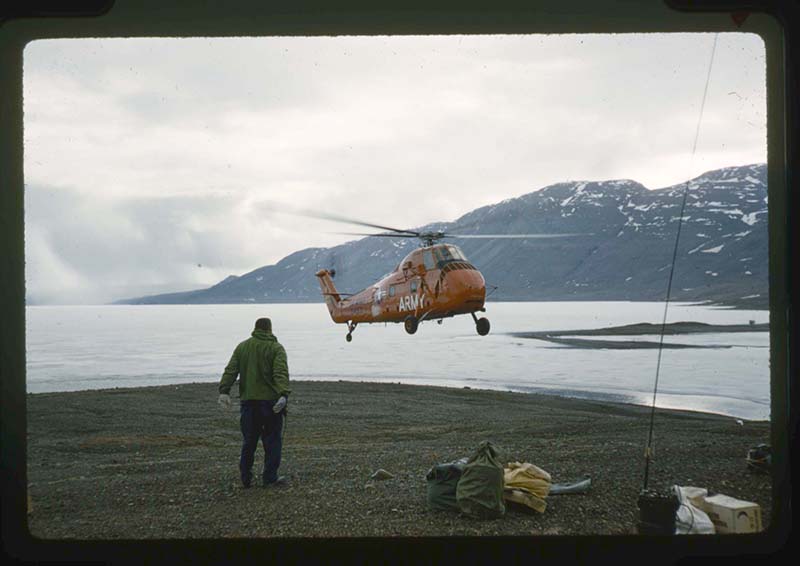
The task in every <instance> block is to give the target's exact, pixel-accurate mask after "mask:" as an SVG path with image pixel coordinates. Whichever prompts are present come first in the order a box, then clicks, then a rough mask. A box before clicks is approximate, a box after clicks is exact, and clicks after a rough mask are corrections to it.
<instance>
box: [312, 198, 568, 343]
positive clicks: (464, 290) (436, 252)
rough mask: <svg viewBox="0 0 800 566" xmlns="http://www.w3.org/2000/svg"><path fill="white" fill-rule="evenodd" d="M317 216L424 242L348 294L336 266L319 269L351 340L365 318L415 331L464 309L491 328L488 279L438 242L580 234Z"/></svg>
mask: <svg viewBox="0 0 800 566" xmlns="http://www.w3.org/2000/svg"><path fill="white" fill-rule="evenodd" d="M306 214H308V213H306ZM313 216H315V217H318V218H324V219H328V220H335V221H338V222H347V223H351V224H359V225H362V226H369V227H372V228H378V229H381V230H387V231H388V232H389V233H386V232H384V233H379V234H359V233H352V232H345V233H346V234H350V235H359V236H378V237H391V238H418V239H420V240H421V241H422V247H420V248H418V249H416V250H414V251H412V252H411V253H409V254H408V255H407V256H406V257H405V258H404V259H403V261H401V262H400V264H399V265H398V266H397V267H396V268H395V269H394V271H392V272H391V273H389V274H388V275H386V276H385V277H383V278H382V279H381V280H380V281H378V282H376V283H374V284H372V285H371V286H369V287H367V288H365V289H363V290H361V291H359V292H358V293H354V294H352V295H349V296H347V297H346V298H345V296H344V295H345V294H344V293H340V292H339V291H337V289H336V286H335V285H334V283H333V277H334V276H335V274H336V272H335V270H333V269H331V270H328V269H320V270H319V271H317V273H316V276H317V277H318V278H319V285H320V288H321V289H322V295H323V296H324V297H325V303H326V304H327V306H328V311H329V312H330V315H331V318H332V319H333V322H335V323H344V324H347V335H346V336H345V338H346V339H347V341H348V342H350V341H351V340H352V339H353V331H354V330H355V329H356V326H357V325H358V324H360V323H365V322H366V323H373V322H402V323H403V326H404V327H405V330H406V332H408V333H409V334H414V333H415V332H416V331H417V328H418V327H419V324H420V323H421V322H423V321H428V320H435V321H437V322H438V323H439V324H441V323H442V319H444V318H448V317H452V316H455V315H459V314H469V315H471V316H472V319H473V320H474V321H475V330H476V331H477V332H478V334H479V335H481V336H486V335H487V334H488V333H489V329H490V324H489V320H488V319H487V318H485V317H481V318H478V317H477V316H476V313H478V312H485V311H486V308H485V307H484V303H485V301H486V281H485V280H484V278H483V275H482V274H481V272H480V271H478V269H477V268H476V267H475V266H474V265H472V264H471V263H470V262H469V261H468V260H467V258H466V256H465V255H464V253H463V252H462V251H461V250H460V249H459V248H458V246H455V245H452V244H444V243H438V242H439V240H442V239H444V238H552V237H562V236H572V235H575V234H448V233H445V232H441V231H437V232H417V231H414V230H401V229H397V228H390V227H387V226H380V225H377V224H370V223H367V222H361V221H359V220H352V219H348V218H344V217H341V216H332V215H330V214H313Z"/></svg>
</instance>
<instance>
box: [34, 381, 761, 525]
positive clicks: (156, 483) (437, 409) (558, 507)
mask: <svg viewBox="0 0 800 566" xmlns="http://www.w3.org/2000/svg"><path fill="white" fill-rule="evenodd" d="M292 388H293V396H292V399H291V401H290V405H289V411H290V412H289V418H288V423H287V428H286V431H285V441H284V442H285V443H284V452H283V463H282V466H281V474H282V475H285V476H287V477H288V479H289V484H288V486H287V487H284V488H280V489H268V490H265V489H261V488H259V487H253V488H251V489H248V490H245V489H243V488H241V487H240V485H239V480H238V457H239V450H240V444H241V434H240V432H239V429H238V406H237V404H236V403H234V406H233V407H232V408H231V409H230V410H228V411H225V410H222V409H220V408H218V406H217V404H216V399H217V391H216V384H213V383H204V384H189V385H180V386H160V387H148V388H138V389H112V390H102V391H83V392H75V393H47V394H31V395H29V396H28V481H29V495H30V499H29V501H30V505H31V509H30V510H29V514H28V521H29V529H30V532H31V534H32V535H33V536H35V537H38V538H42V539H83V540H86V539H89V540H93V539H112V540H114V539H173V538H178V539H186V538H189V539H194V538H226V537H232V538H260V537H394V536H404V537H405V536H414V537H417V536H424V537H430V536H450V535H462V536H463V535H466V536H474V535H531V534H534V535H564V534H566V535H604V534H634V533H636V522H637V520H638V510H637V507H636V499H637V496H638V494H639V491H640V489H641V487H642V478H643V472H644V458H643V451H644V446H645V443H646V439H647V429H648V418H649V409H646V408H643V407H636V406H632V405H623V404H610V403H601V402H589V401H582V400H575V399H565V398H559V397H554V396H544V395H532V394H522V393H506V392H497V391H481V390H468V389H448V388H440V387H420V386H409V385H399V384H376V383H350V382H302V381H295V382H293V383H292ZM235 392H236V389H235V388H234V390H233V393H234V396H235ZM655 423H656V424H655V458H654V461H653V462H652V463H651V467H650V486H651V487H654V488H658V489H664V488H667V487H669V486H671V485H673V484H678V485H694V486H700V487H705V488H707V489H709V491H711V492H718V493H724V494H726V495H730V496H732V497H736V498H739V499H745V500H748V501H754V502H756V503H758V504H759V505H761V507H762V513H763V518H764V527H765V528H766V527H768V526H769V522H770V511H771V480H770V477H769V476H768V475H762V474H758V473H753V472H750V471H749V470H748V468H747V466H746V464H745V455H746V453H747V450H748V449H749V448H751V447H753V446H755V445H756V444H759V443H762V442H763V443H769V423H768V422H748V421H746V422H744V424H743V425H740V424H738V423H737V422H736V420H735V419H732V418H728V417H720V416H714V415H708V414H703V413H691V412H678V411H666V410H665V411H660V410H659V411H657V412H656V421H655ZM486 439H488V440H491V441H493V442H494V443H495V444H496V445H497V446H498V447H499V448H500V450H501V451H502V454H503V461H504V462H511V461H521V462H531V463H534V464H536V465H537V466H539V467H541V468H543V469H545V470H547V471H548V472H550V474H551V476H552V478H553V481H554V482H557V483H565V482H569V481H573V480H577V479H580V478H581V477H582V476H583V475H584V474H588V475H590V476H591V478H592V488H591V491H590V492H589V493H587V494H582V495H558V496H551V497H548V499H547V509H546V510H545V512H544V513H542V514H539V513H536V512H534V511H527V510H525V509H517V508H511V507H509V508H508V509H507V512H506V514H505V516H504V517H502V518H500V519H496V520H483V521H481V520H475V519H470V518H468V517H465V516H462V515H459V514H458V513H448V512H433V511H429V510H428V509H427V506H426V482H425V474H426V472H427V471H428V469H429V468H430V467H431V466H432V465H434V464H437V463H442V462H448V461H452V460H455V459H457V458H460V457H462V456H469V455H470V454H471V453H472V451H473V450H474V449H475V447H476V446H477V445H478V443H479V442H480V441H482V440H486ZM262 458H263V452H262V449H261V447H259V449H258V452H257V453H256V466H255V469H254V471H255V473H256V474H259V473H260V470H261V464H262ZM379 468H383V469H385V470H387V471H389V472H390V473H391V474H393V477H392V478H390V479H386V480H383V481H376V480H371V479H370V476H371V475H372V474H373V472H375V471H376V470H378V469H379ZM257 477H258V476H257Z"/></svg>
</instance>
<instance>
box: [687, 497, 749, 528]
mask: <svg viewBox="0 0 800 566" xmlns="http://www.w3.org/2000/svg"><path fill="white" fill-rule="evenodd" d="M698 503H699V504H700V505H699V507H700V508H701V509H702V510H703V511H705V512H706V514H707V515H708V517H709V518H710V519H711V522H713V523H714V529H715V530H716V532H717V533H721V534H722V533H757V532H759V531H761V528H762V527H761V507H760V506H759V505H758V503H752V502H750V501H742V500H741V499H734V498H733V497H729V496H727V495H722V494H721V493H719V494H717V495H712V496H711V497H703V498H702V499H701V500H699V501H698Z"/></svg>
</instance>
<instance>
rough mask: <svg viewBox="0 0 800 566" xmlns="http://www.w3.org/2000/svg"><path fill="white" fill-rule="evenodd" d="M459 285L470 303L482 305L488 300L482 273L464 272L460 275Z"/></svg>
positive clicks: (474, 271)
mask: <svg viewBox="0 0 800 566" xmlns="http://www.w3.org/2000/svg"><path fill="white" fill-rule="evenodd" d="M458 279H459V285H460V287H461V289H462V290H463V292H464V298H465V300H466V301H468V302H474V303H480V305H481V306H483V301H484V300H485V298H486V282H485V281H484V279H483V275H481V273H480V271H476V270H464V271H461V272H459V274H458Z"/></svg>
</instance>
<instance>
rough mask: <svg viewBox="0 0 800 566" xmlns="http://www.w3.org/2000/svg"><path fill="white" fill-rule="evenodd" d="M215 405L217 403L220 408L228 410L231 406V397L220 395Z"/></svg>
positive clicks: (224, 394)
mask: <svg viewBox="0 0 800 566" xmlns="http://www.w3.org/2000/svg"><path fill="white" fill-rule="evenodd" d="M217 403H219V406H220V408H222V409H229V408H230V406H231V396H230V395H227V394H226V393H220V394H219V399H217Z"/></svg>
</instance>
